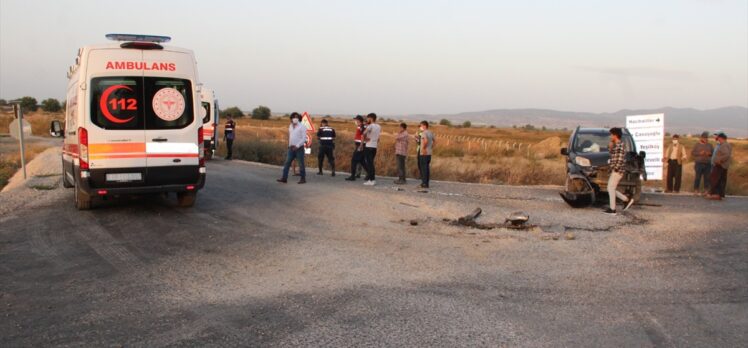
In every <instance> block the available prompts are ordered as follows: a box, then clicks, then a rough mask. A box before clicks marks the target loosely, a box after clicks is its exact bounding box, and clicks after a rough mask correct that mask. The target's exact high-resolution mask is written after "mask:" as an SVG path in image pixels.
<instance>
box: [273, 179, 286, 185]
mask: <svg viewBox="0 0 748 348" xmlns="http://www.w3.org/2000/svg"><path fill="white" fill-rule="evenodd" d="M275 181H277V182H279V183H281V184H285V183H287V182H288V180H287V179H283V178H280V179H278V180H275Z"/></svg>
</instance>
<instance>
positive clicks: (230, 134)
mask: <svg viewBox="0 0 748 348" xmlns="http://www.w3.org/2000/svg"><path fill="white" fill-rule="evenodd" d="M235 128H236V122H234V118H233V117H231V115H229V116H226V124H225V125H224V126H223V140H224V141H225V142H226V159H227V160H231V159H232V158H233V155H234V151H233V148H234V137H235V134H234V129H235Z"/></svg>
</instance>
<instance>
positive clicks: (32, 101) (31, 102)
mask: <svg viewBox="0 0 748 348" xmlns="http://www.w3.org/2000/svg"><path fill="white" fill-rule="evenodd" d="M18 103H19V104H21V110H23V111H24V112H26V111H36V110H37V109H39V104H38V103H37V102H36V98H34V97H28V96H26V97H23V98H21V99H19V100H18Z"/></svg>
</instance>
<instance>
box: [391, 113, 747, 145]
mask: <svg viewBox="0 0 748 348" xmlns="http://www.w3.org/2000/svg"><path fill="white" fill-rule="evenodd" d="M659 113H663V114H665V127H666V129H665V131H667V132H670V133H681V134H700V133H701V132H702V131H704V130H707V131H709V132H712V131H714V130H716V129H722V130H724V131H725V132H726V133H727V134H728V136H730V137H741V138H745V137H748V108H744V107H741V106H731V107H724V108H718V109H710V110H698V109H691V108H671V107H665V108H660V109H643V110H620V111H616V112H613V113H589V112H570V111H557V110H546V109H496V110H486V111H476V112H463V113H459V114H440V115H423V114H421V115H408V116H406V117H405V118H407V119H409V120H418V119H427V120H431V121H438V120H440V119H443V118H446V119H448V120H450V121H452V123H455V124H460V123H462V122H464V121H470V122H472V123H473V124H476V125H477V124H486V125H494V126H497V127H511V126H513V125H516V126H522V125H526V124H531V125H533V126H535V127H538V128H539V127H542V126H545V127H547V128H557V129H560V128H568V129H572V128H575V127H576V126H578V125H582V126H588V127H612V126H622V125H624V123H625V122H626V116H627V115H646V114H659Z"/></svg>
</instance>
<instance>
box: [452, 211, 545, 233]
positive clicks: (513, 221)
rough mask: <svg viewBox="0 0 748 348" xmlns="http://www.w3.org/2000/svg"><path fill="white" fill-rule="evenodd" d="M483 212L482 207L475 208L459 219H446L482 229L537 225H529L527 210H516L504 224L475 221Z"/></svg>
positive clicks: (520, 228)
mask: <svg viewBox="0 0 748 348" xmlns="http://www.w3.org/2000/svg"><path fill="white" fill-rule="evenodd" d="M482 213H483V209H481V208H480V207H478V208H475V209H474V210H473V211H472V212H470V214H467V215H465V216H463V217H460V218H458V219H457V220H446V221H447V222H450V223H451V224H453V225H458V226H466V227H471V228H477V229H480V230H492V229H494V228H508V229H513V230H531V229H534V228H535V227H537V226H535V225H529V224H527V222H528V221H529V220H530V215H529V214H527V213H525V212H514V213H512V214H510V215H509V217H508V218H507V219H506V220H505V221H504V223H503V224H495V223H494V224H482V223H479V222H477V221H475V220H476V219H477V218H478V216H480V215H481V214H482Z"/></svg>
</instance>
